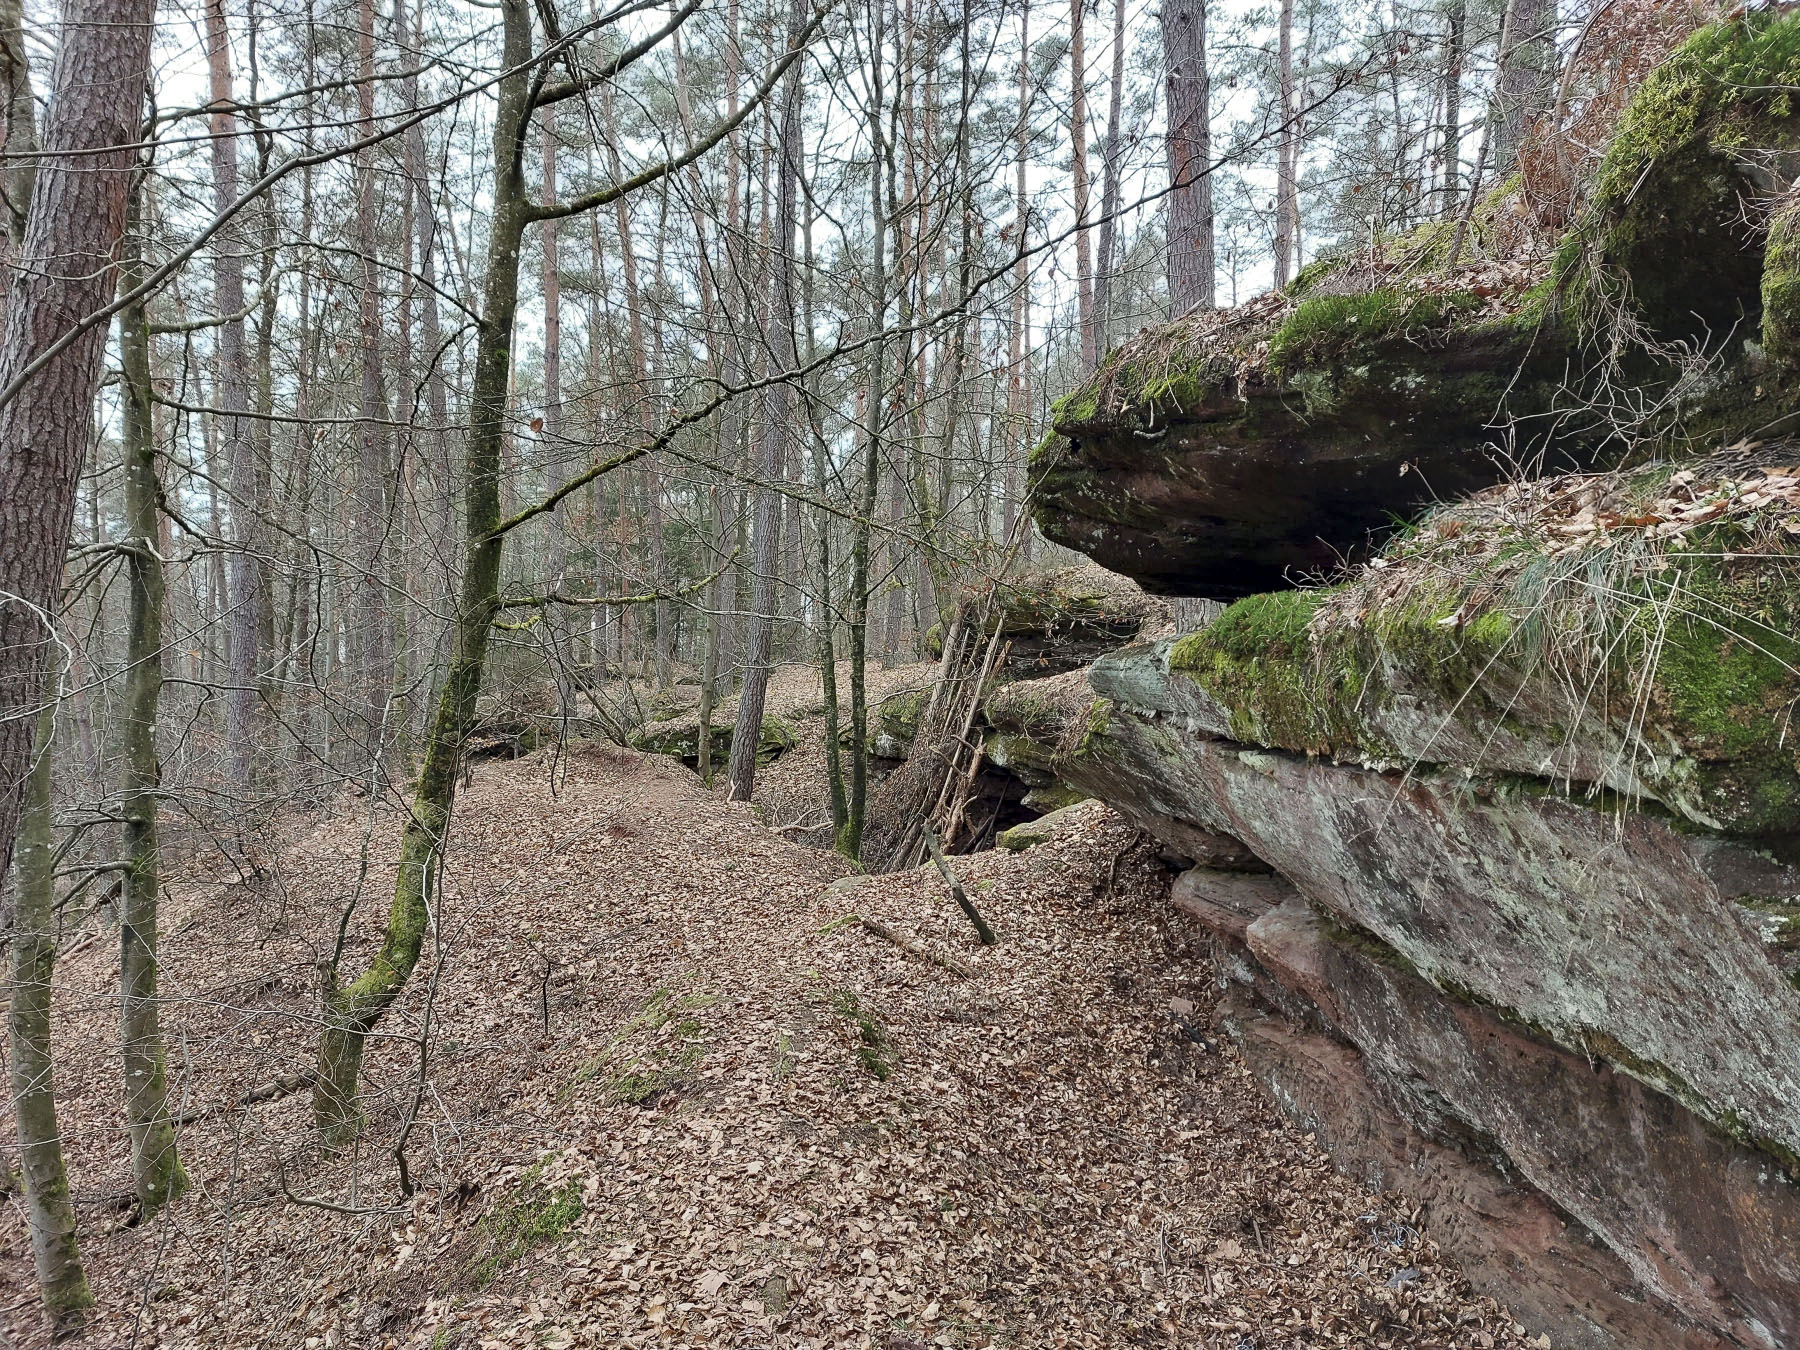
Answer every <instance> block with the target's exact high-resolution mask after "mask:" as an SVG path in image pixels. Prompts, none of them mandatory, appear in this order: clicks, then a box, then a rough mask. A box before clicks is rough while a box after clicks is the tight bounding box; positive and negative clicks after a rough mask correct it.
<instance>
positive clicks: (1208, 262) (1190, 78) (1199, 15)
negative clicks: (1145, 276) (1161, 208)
mask: <svg viewBox="0 0 1800 1350" xmlns="http://www.w3.org/2000/svg"><path fill="white" fill-rule="evenodd" d="M1162 40H1163V61H1164V65H1165V78H1166V80H1167V87H1168V109H1169V125H1168V151H1169V185H1170V191H1169V308H1170V310H1171V311H1172V312H1173V313H1175V314H1177V315H1181V314H1187V313H1190V312H1191V311H1193V310H1196V309H1211V308H1212V307H1213V304H1214V292H1213V278H1214V262H1213V202H1212V87H1211V83H1210V81H1209V79H1208V75H1207V68H1206V3H1205V0H1166V3H1165V4H1164V5H1163V8H1162ZM1279 266H1280V264H1279V263H1278V264H1277V267H1279Z"/></svg>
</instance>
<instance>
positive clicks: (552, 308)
mask: <svg viewBox="0 0 1800 1350" xmlns="http://www.w3.org/2000/svg"><path fill="white" fill-rule="evenodd" d="M538 135H539V138H540V141H541V160H540V173H541V175H542V179H543V194H544V200H545V201H546V202H554V201H555V200H556V186H557V185H556V152H557V149H558V146H557V139H556V109H555V108H554V107H550V108H545V109H543V110H542V111H541V112H540V113H539V114H538ZM561 223H562V222H561V221H557V220H546V221H545V222H544V223H543V224H542V225H541V226H540V227H539V232H540V233H539V239H540V245H539V246H540V248H541V250H542V252H543V262H544V281H543V288H544V439H543V445H544V463H543V468H544V485H545V487H546V488H548V489H549V490H550V491H552V492H555V491H557V490H558V489H560V488H561V487H562V485H563V483H564V482H565V481H567V478H568V475H567V473H566V471H565V468H564V457H565V455H566V454H567V448H566V445H565V437H564V430H563V426H564V424H563V391H562V269H561V259H560V257H559V255H558V253H557V248H556V245H557V238H556V235H557V227H558V226H559V225H561ZM544 533H545V536H546V538H547V541H548V543H549V545H550V557H549V566H548V567H547V568H546V569H545V570H546V572H547V573H548V578H547V584H546V587H545V589H547V590H549V591H551V592H559V591H561V590H562V589H563V582H564V575H565V573H566V572H567V571H568V530H567V528H566V527H565V524H564V521H563V516H562V513H561V512H559V511H552V512H551V513H550V514H549V515H548V516H546V517H545V518H544ZM544 622H545V624H547V625H548V626H549V633H550V646H551V650H552V652H553V653H554V656H555V672H554V673H555V676H556V695H557V707H558V710H559V711H560V713H561V714H562V716H563V717H564V718H567V717H568V716H569V715H570V713H571V712H572V711H573V709H574V706H575V691H574V689H573V688H572V687H571V686H570V683H569V668H570V665H571V653H570V651H569V644H568V623H567V620H566V619H565V617H564V616H563V614H562V612H561V611H560V609H557V608H555V607H552V608H551V609H550V610H549V611H548V612H547V613H546V614H545V615H544Z"/></svg>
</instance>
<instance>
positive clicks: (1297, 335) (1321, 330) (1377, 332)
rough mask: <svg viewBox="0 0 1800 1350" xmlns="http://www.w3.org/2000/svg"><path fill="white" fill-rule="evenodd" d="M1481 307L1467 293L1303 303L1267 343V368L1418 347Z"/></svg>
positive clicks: (1390, 293) (1390, 289) (1396, 290)
mask: <svg viewBox="0 0 1800 1350" xmlns="http://www.w3.org/2000/svg"><path fill="white" fill-rule="evenodd" d="M1480 307H1481V300H1480V297H1478V296H1476V295H1475V294H1474V293H1472V292H1468V291H1461V292H1447V293H1445V292H1436V291H1425V292H1419V291H1409V290H1405V289H1402V288H1400V287H1396V286H1383V287H1379V288H1377V289H1375V290H1371V291H1363V292H1361V293H1358V294H1349V295H1320V296H1314V297H1312V298H1311V299H1307V300H1303V301H1301V303H1300V304H1299V305H1298V306H1297V307H1296V308H1295V309H1294V312H1293V313H1292V314H1290V315H1288V317H1287V319H1286V320H1285V321H1284V322H1283V323H1282V325H1281V327H1280V328H1278V329H1276V330H1275V334H1274V336H1273V337H1271V338H1270V339H1269V365H1270V367H1271V368H1272V369H1274V370H1278V371H1285V372H1290V373H1291V372H1293V371H1295V370H1297V369H1298V368H1300V367H1301V366H1303V365H1306V364H1319V363H1323V362H1329V361H1337V360H1343V359H1347V358H1349V357H1351V356H1352V355H1353V354H1354V353H1355V352H1356V350H1357V349H1358V348H1361V347H1372V346H1376V345H1378V344H1383V343H1387V342H1389V341H1391V340H1393V339H1396V338H1399V339H1404V340H1409V341H1417V340H1420V339H1421V338H1422V337H1424V336H1427V335H1431V334H1434V333H1437V334H1441V333H1442V331H1443V330H1444V329H1445V328H1447V327H1448V326H1449V324H1450V323H1451V322H1452V321H1453V320H1454V319H1456V318H1457V317H1458V316H1462V315H1466V314H1468V313H1470V312H1472V311H1474V310H1477V309H1479V308H1480Z"/></svg>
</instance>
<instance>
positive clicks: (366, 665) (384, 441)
mask: <svg viewBox="0 0 1800 1350" xmlns="http://www.w3.org/2000/svg"><path fill="white" fill-rule="evenodd" d="M356 37H357V57H358V67H357V71H358V73H357V85H356V100H357V137H358V139H359V140H367V139H369V138H370V137H372V136H373V135H374V131H375V2H374V0H358V5H357V35H356ZM378 248H379V242H378V239H377V235H376V215H375V149H374V147H373V146H372V145H371V146H366V147H365V148H364V149H362V150H361V151H359V152H358V154H357V162H356V251H357V254H358V258H359V262H360V267H359V271H358V290H359V296H358V299H359V301H360V306H359V314H360V318H361V327H362V353H361V355H362V395H361V407H360V411H359V413H358V416H359V418H360V419H361V423H362V425H361V426H360V427H359V428H358V441H359V444H358V455H357V460H356V538H355V542H354V545H353V551H354V556H355V558H356V564H357V569H358V575H357V580H356V603H355V626H354V628H353V630H352V631H353V632H354V633H355V635H356V651H357V662H356V674H357V679H358V682H359V684H360V688H359V689H358V691H357V694H358V697H359V699H360V701H361V705H362V707H361V712H362V733H363V737H364V749H365V750H366V752H367V754H368V755H369V756H370V757H371V759H372V761H374V762H377V763H378V762H379V761H380V760H381V759H382V757H383V742H384V741H385V740H386V739H387V732H388V728H387V726H386V722H387V714H388V704H389V701H390V699H391V698H392V697H393V693H394V633H393V627H392V620H391V616H390V615H389V612H388V593H387V592H388V575H387V565H386V561H385V556H386V552H387V550H386V535H387V517H388V510H387V508H388V500H387V485H388V473H389V465H388V435H387V420H388V409H387V407H386V403H385V400H384V399H383V398H382V393H381V273H380V269H379V268H378V267H377V265H376V264H377V261H378V257H377V250H378Z"/></svg>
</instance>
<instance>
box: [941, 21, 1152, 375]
mask: <svg viewBox="0 0 1800 1350" xmlns="http://www.w3.org/2000/svg"><path fill="white" fill-rule="evenodd" d="M1169 3H1174V0H1169ZM1164 12H1165V14H1166V13H1167V5H1165V6H1164ZM1164 22H1165V23H1166V22H1167V19H1166V18H1165V20H1164ZM964 31H965V32H966V31H967V30H966V28H965V30H964ZM1124 115H1125V0H1113V31H1112V89H1111V91H1110V93H1109V94H1108V96H1107V100H1106V153H1105V155H1104V157H1103V158H1102V159H1101V161H1100V170H1101V176H1102V180H1103V181H1102V183H1101V186H1100V258H1099V266H1098V267H1097V268H1096V269H1095V273H1094V330H1095V333H1096V335H1097V337H1096V342H1097V346H1098V348H1099V350H1100V351H1101V352H1105V351H1106V349H1107V348H1108V347H1109V346H1110V345H1111V343H1112V330H1113V313H1112V301H1113V293H1112V283H1113V269H1114V268H1115V267H1116V266H1117V265H1118V258H1117V253H1118V242H1117V240H1118V221H1117V220H1116V219H1115V217H1116V216H1117V215H1118V214H1119V174H1120V173H1121V172H1122V171H1123V169H1124V167H1125V166H1124V158H1125V136H1124V131H1125V128H1124V125H1123V123H1124Z"/></svg>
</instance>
